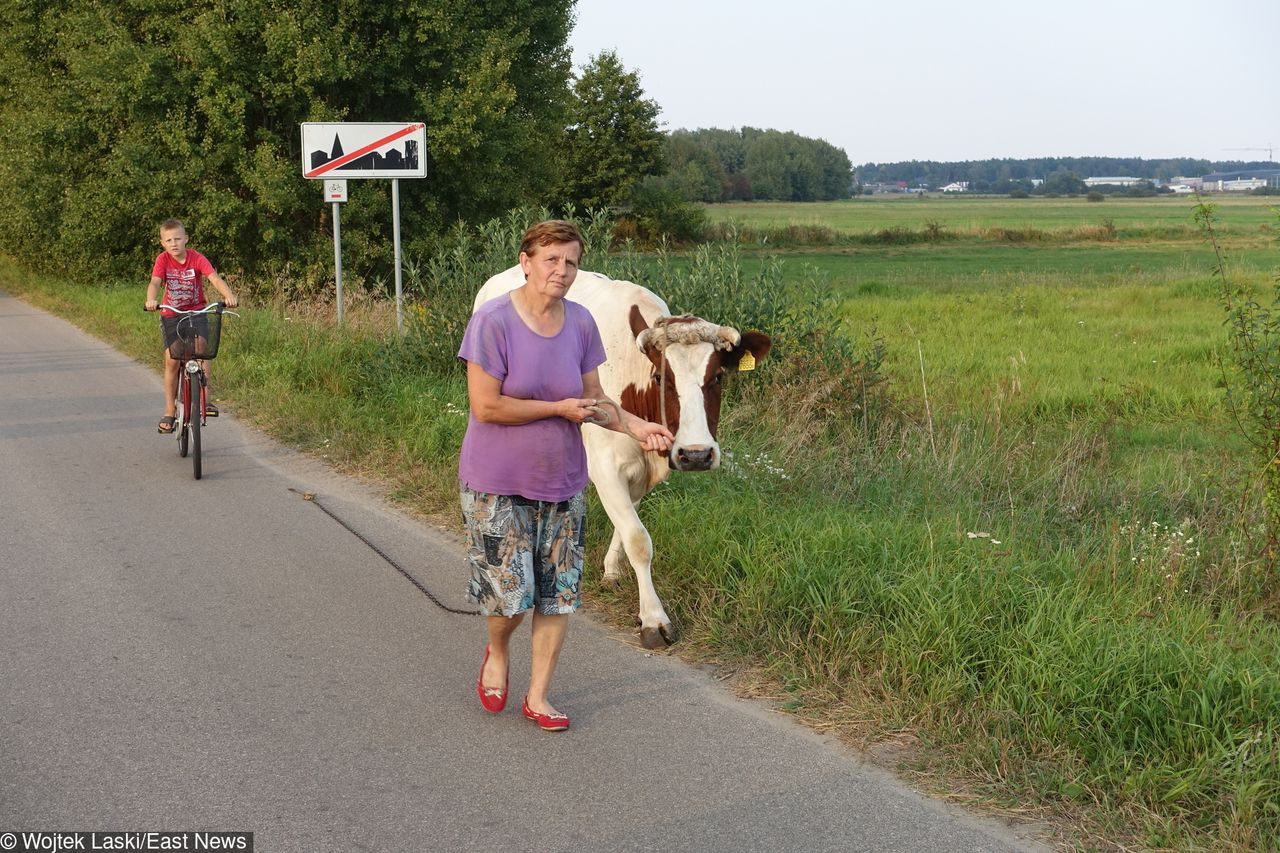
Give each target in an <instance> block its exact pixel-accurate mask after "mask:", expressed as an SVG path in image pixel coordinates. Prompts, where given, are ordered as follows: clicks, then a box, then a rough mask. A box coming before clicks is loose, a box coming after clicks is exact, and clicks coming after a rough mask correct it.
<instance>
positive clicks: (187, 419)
mask: <svg viewBox="0 0 1280 853" xmlns="http://www.w3.org/2000/svg"><path fill="white" fill-rule="evenodd" d="M178 417H179V418H180V419H181V421H182V422H181V424H179V426H178V455H179V456H181V457H182V458H183V459H186V458H187V445H188V439H189V438H190V436H191V433H190V431H189V430H190V428H191V380H190V379H188V378H187V373H186V371H185V370H184V371H183V372H182V373H181V374H179V375H178Z"/></svg>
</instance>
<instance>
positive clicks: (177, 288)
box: [151, 249, 216, 317]
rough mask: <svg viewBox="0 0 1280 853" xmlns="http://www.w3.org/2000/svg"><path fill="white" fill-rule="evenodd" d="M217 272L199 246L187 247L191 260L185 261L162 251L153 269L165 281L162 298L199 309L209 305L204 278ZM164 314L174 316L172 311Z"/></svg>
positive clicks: (172, 303)
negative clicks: (176, 259) (175, 258)
mask: <svg viewBox="0 0 1280 853" xmlns="http://www.w3.org/2000/svg"><path fill="white" fill-rule="evenodd" d="M215 272H216V270H214V268H213V264H211V263H209V259H208V258H206V257H205V256H204V255H202V254H200V253H199V252H197V251H196V250H195V249H187V260H186V262H185V263H181V264H180V263H178V262H177V261H175V260H174V259H173V256H172V255H170V254H169V253H168V252H161V253H160V255H159V257H157V258H156V263H155V266H153V267H152V268H151V275H152V276H154V277H155V278H158V279H160V280H161V281H162V282H164V296H163V297H162V298H161V300H160V301H161V302H164V303H167V304H169V305H172V306H173V307H174V308H179V309H181V310H183V311H195V310H197V309H200V308H203V307H204V306H205V301H204V278H205V276H210V275H214V274H215ZM161 313H162V314H163V315H164V316H166V317H172V316H173V312H172V311H162V312H161Z"/></svg>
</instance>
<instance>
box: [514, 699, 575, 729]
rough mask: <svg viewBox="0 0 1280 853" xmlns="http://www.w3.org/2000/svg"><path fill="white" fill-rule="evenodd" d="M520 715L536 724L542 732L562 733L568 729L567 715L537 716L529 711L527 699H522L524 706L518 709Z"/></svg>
mask: <svg viewBox="0 0 1280 853" xmlns="http://www.w3.org/2000/svg"><path fill="white" fill-rule="evenodd" d="M520 713H522V714H524V715H525V716H526V717H528V718H529V719H531V720H533V721H534V722H535V723H537V724H538V728H540V729H542V730H543V731H544V732H562V731H564V730H565V729H567V728H569V717H568V715H567V714H560V713H555V714H537V713H534V712H533V711H530V710H529V697H528V696H526V697H524V704H523V705H522V706H521V707H520Z"/></svg>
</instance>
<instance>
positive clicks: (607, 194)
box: [561, 51, 663, 209]
mask: <svg viewBox="0 0 1280 853" xmlns="http://www.w3.org/2000/svg"><path fill="white" fill-rule="evenodd" d="M573 95H574V97H573V101H572V103H571V104H570V106H569V125H568V128H567V129H566V130H565V145H564V153H565V156H564V160H565V162H566V164H567V167H566V170H565V175H564V189H563V191H562V193H561V195H562V200H563V201H564V202H567V203H569V204H572V205H575V206H577V207H580V208H585V209H591V208H600V207H611V206H615V205H618V204H620V203H621V202H623V201H624V200H625V199H626V198H627V195H628V194H629V193H630V192H631V188H632V187H633V186H635V184H636V182H637V181H639V180H640V179H641V178H643V177H644V176H646V175H656V174H658V173H659V172H661V170H662V165H663V163H662V144H663V135H662V132H661V131H660V130H659V129H658V112H659V109H660V108H659V106H658V103H657V102H656V101H653V100H650V99H647V98H645V97H644V90H643V89H641V87H640V77H639V75H638V74H637V73H636V72H634V71H628V70H627V69H626V68H624V67H623V65H622V61H621V60H619V59H618V55H617V54H616V53H614V52H613V51H604V52H602V53H600V54H599V55H598V56H595V57H593V58H592V60H591V61H590V62H589V63H587V65H586V66H585V67H584V68H583V69H582V73H581V74H580V75H579V76H578V78H577V80H576V81H575V82H574V85H573Z"/></svg>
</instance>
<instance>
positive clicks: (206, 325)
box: [169, 307, 222, 361]
mask: <svg viewBox="0 0 1280 853" xmlns="http://www.w3.org/2000/svg"><path fill="white" fill-rule="evenodd" d="M177 331H178V338H177V340H175V341H174V342H173V343H172V344H170V345H169V355H170V357H171V358H175V359H177V360H179V361H186V360H187V359H191V358H198V359H209V358H213V357H214V356H216V355H217V354H218V342H219V341H220V340H221V339H222V310H221V307H219V308H218V310H215V311H207V312H204V313H200V314H183V315H182V316H180V317H179V318H178V326H177Z"/></svg>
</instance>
